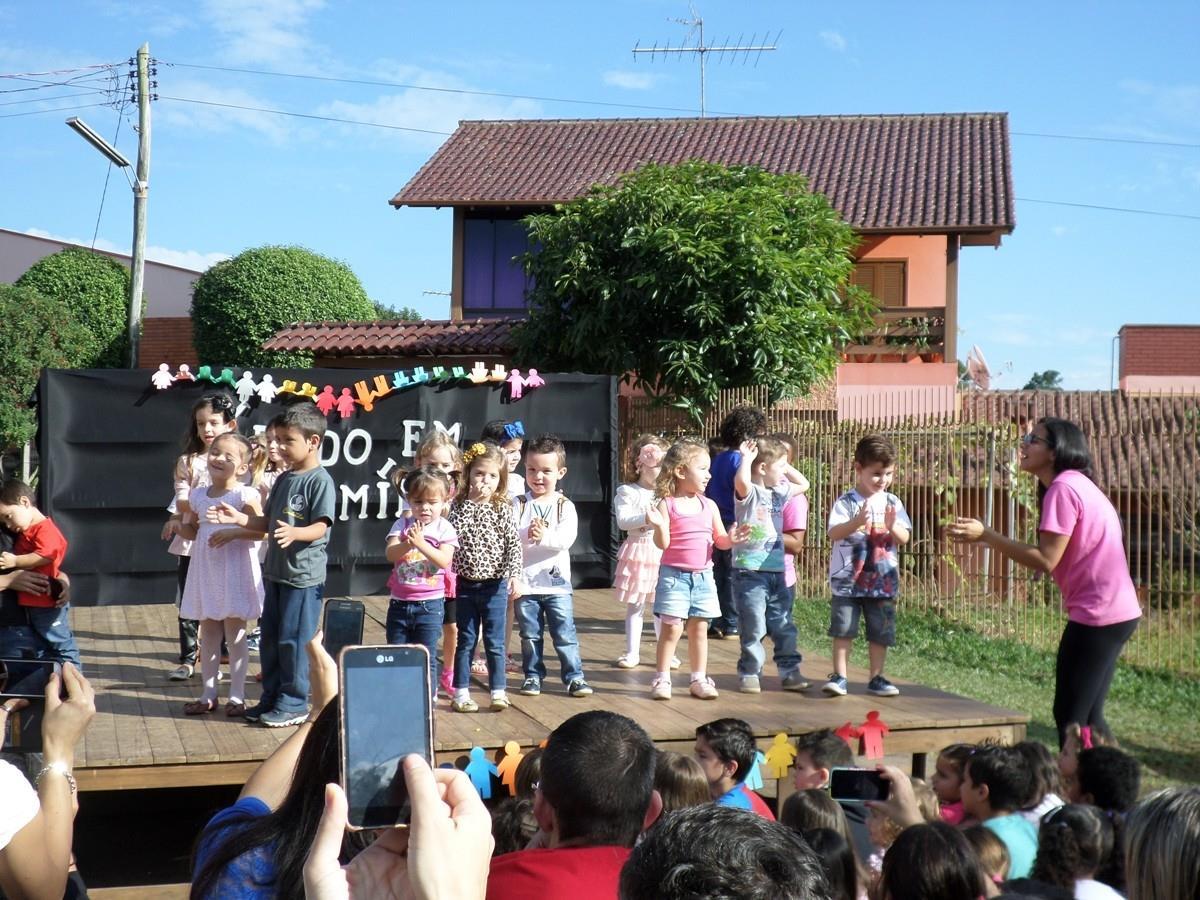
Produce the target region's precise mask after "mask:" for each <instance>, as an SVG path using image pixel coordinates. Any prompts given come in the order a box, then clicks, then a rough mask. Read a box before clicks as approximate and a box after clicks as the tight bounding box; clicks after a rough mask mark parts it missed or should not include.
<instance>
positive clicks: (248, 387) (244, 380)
mask: <svg viewBox="0 0 1200 900" xmlns="http://www.w3.org/2000/svg"><path fill="white" fill-rule="evenodd" d="M233 389H234V390H235V391H237V395H238V400H240V401H241V403H242V405H243V406H245V405H246V404H248V403H249V402H250V398H251V397H253V396H254V392H255V391H257V390H258V385H257V384H255V383H254V376H253V375H251V374H250V373H249V372H243V373H242V377H241V378H239V379H238V380H237V384H235V385H234V386H233Z"/></svg>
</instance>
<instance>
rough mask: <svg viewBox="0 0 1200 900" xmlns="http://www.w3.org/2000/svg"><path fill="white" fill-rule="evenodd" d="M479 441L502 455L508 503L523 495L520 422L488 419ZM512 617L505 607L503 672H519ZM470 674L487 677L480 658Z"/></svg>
mask: <svg viewBox="0 0 1200 900" xmlns="http://www.w3.org/2000/svg"><path fill="white" fill-rule="evenodd" d="M479 440H481V441H483V442H484V443H485V444H486V443H489V442H490V443H493V444H495V445H496V446H497V447H499V448H500V452H501V453H503V454H504V461H505V463H506V465H507V469H508V479H507V481H506V482H505V484H506V485H507V487H506V488H505V490H506V491H507V493H508V499H509V502H512V501H514V500H516V498H517V497H522V496H524V494H525V479H524V478H522V477H521V476H520V475H518V474H517V466H519V465H520V464H521V451H522V450H523V449H524V448H525V425H524V423H522V422H521V420H520V419H517V420H516V421H514V422H510V421H508V420H507V419H492V421H490V422H488V423H487V424H486V425H484V426H483V430H482V431H480V432H479ZM516 621H517V619H516V615H515V610H514V608H513V604H512V603H509V605H508V625H507V626H506V630H505V632H504V671H506V672H513V673H517V672H522V671H523V669H522V666H521V659H520V657H515V656H513V652H512V642H513V634H514V632H516V630H517V629H516ZM471 672H472V673H474V674H475V675H479V676H481V677H482V676H483V675H486V674H487V663H486V661H485V660H484V659H483V657H482V656H476V657H475V659H474V660H473V661H472V662H471Z"/></svg>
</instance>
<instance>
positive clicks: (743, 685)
mask: <svg viewBox="0 0 1200 900" xmlns="http://www.w3.org/2000/svg"><path fill="white" fill-rule="evenodd" d="M738 690H739V691H741V692H742V693H743V694H761V693H762V685H761V684H759V681H758V676H757V675H743V676H742V677H741V678H739V679H738Z"/></svg>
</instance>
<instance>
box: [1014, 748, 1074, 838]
mask: <svg viewBox="0 0 1200 900" xmlns="http://www.w3.org/2000/svg"><path fill="white" fill-rule="evenodd" d="M1013 747H1014V748H1015V749H1016V750H1017V752H1018V753H1020V754H1021V755H1022V756H1023V757H1025V764H1026V765H1027V766H1029V796H1028V797H1026V798H1025V802H1024V803H1022V804H1021V815H1023V816H1024V817H1025V818H1026V819H1027V820H1028V821H1029V824H1030V825H1032V826H1033V827H1034V828H1037V827H1039V826H1040V825H1041V822H1042V817H1043V816H1045V815H1046V814H1047V813H1050V812H1053V811H1054V810H1056V809H1058V808H1059V807H1060V806H1062V805H1063V803H1065V802H1066V801H1065V800H1064V799H1063V798H1062V796H1061V795H1062V793H1063V787H1062V776H1061V774H1060V773H1059V769H1058V760H1056V759H1055V758H1054V756H1053V755H1052V754H1051V753H1050V749H1049V748H1048V747H1047V746H1046V745H1045V744H1043V743H1042V742H1041V741H1021V742H1019V743H1016V744H1013Z"/></svg>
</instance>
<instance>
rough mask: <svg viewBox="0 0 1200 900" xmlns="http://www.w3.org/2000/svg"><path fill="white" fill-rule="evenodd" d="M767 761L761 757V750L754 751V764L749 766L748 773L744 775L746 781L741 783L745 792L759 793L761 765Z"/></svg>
mask: <svg viewBox="0 0 1200 900" xmlns="http://www.w3.org/2000/svg"><path fill="white" fill-rule="evenodd" d="M766 761H767V758H766V757H765V756H763V755H762V751H761V750H756V751H754V762H752V763H751V764H750V771H749V772H747V773H746V780H745V781H743V782H742V784H744V785H745V786H746V789H747V790H751V791H761V790H762V788H763V777H762V764H763V763H765V762H766Z"/></svg>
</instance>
